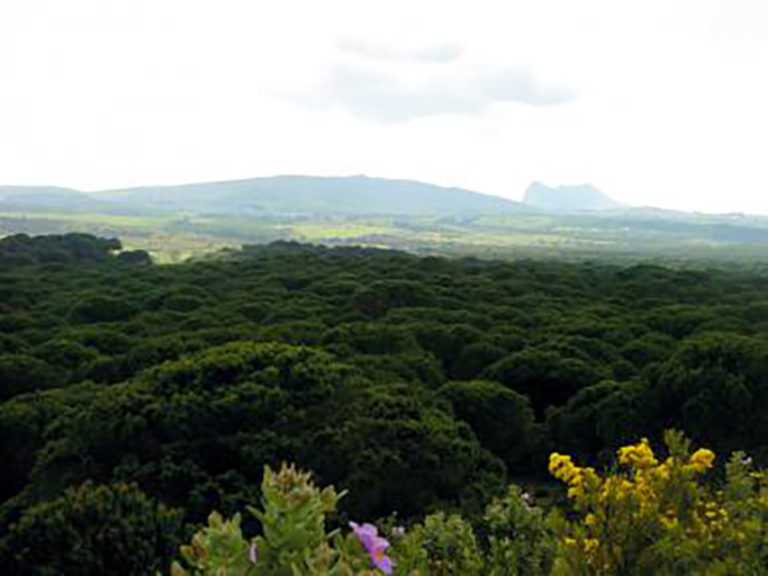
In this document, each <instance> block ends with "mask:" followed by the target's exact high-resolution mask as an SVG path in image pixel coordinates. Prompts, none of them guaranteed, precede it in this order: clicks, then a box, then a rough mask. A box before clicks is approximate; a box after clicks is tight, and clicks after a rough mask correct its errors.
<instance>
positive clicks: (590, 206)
mask: <svg viewBox="0 0 768 576" xmlns="http://www.w3.org/2000/svg"><path fill="white" fill-rule="evenodd" d="M523 201H524V202H525V204H527V205H529V206H533V207H535V208H540V209H543V210H557V211H559V212H578V211H581V210H614V209H617V208H621V205H620V204H619V203H618V202H616V201H615V200H613V199H612V198H611V197H610V196H608V195H607V194H604V193H603V192H601V191H600V190H598V189H597V188H595V187H594V186H592V185H591V184H579V185H576V186H557V187H551V186H547V185H545V184H542V183H541V182H533V183H532V184H531V185H530V186H528V189H527V190H526V191H525V198H524V200H523Z"/></svg>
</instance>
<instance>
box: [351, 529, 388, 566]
mask: <svg viewBox="0 0 768 576" xmlns="http://www.w3.org/2000/svg"><path fill="white" fill-rule="evenodd" d="M349 525H350V527H351V528H352V531H353V532H354V533H355V536H356V537H357V539H358V540H359V541H360V543H361V544H362V545H363V547H364V548H365V549H366V550H367V551H368V555H369V556H370V557H371V564H373V566H374V567H376V568H378V569H379V570H381V571H382V572H384V574H386V575H387V576H390V575H391V574H392V570H393V569H394V565H395V563H394V561H393V560H392V559H391V558H390V557H389V556H387V555H386V554H385V551H386V549H387V548H389V542H387V540H386V539H385V538H382V537H381V536H379V531H378V530H377V528H376V526H374V525H373V524H363V525H362V526H360V525H359V524H357V523H355V522H350V523H349Z"/></svg>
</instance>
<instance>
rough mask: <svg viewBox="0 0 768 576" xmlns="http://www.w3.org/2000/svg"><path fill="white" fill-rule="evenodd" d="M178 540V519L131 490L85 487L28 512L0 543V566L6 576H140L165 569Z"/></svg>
mask: <svg viewBox="0 0 768 576" xmlns="http://www.w3.org/2000/svg"><path fill="white" fill-rule="evenodd" d="M181 536H182V525H181V515H180V514H179V513H178V512H177V511H174V510H169V509H168V508H166V507H165V506H163V505H162V504H157V503H156V502H154V501H153V500H151V499H150V498H148V497H147V496H146V495H145V494H144V493H143V492H142V491H141V490H139V488H138V487H136V486H135V485H130V486H129V485H125V484H115V485H109V486H104V485H94V484H92V483H90V482H87V483H85V484H83V485H81V486H78V487H76V488H71V489H69V490H67V491H66V492H65V493H64V495H63V496H61V497H60V498H56V499H55V500H52V501H49V502H43V503H41V504H38V505H36V506H33V507H31V508H29V509H27V510H26V511H25V512H24V514H23V515H22V517H21V518H20V519H19V520H18V522H16V523H15V524H13V525H11V527H10V528H9V530H8V533H7V534H6V535H5V536H4V537H3V539H2V540H0V565H2V566H3V567H4V570H3V574H5V575H7V576H22V575H24V576H26V575H28V574H40V575H46V574H72V575H74V574H77V575H82V576H103V575H105V574H125V575H126V576H145V575H146V574H152V573H154V572H155V571H158V570H163V571H166V570H168V569H169V568H170V563H171V561H172V559H173V557H174V555H175V552H176V548H177V543H178V542H179V541H180V539H181Z"/></svg>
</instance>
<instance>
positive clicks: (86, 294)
mask: <svg viewBox="0 0 768 576" xmlns="http://www.w3.org/2000/svg"><path fill="white" fill-rule="evenodd" d="M6 240H7V241H6ZM6 240H3V242H5V244H4V245H5V247H6V248H8V247H9V246H10V247H11V248H9V249H8V250H6V252H8V253H9V254H11V256H8V255H7V254H6V256H5V257H4V258H6V259H5V260H3V261H2V264H4V265H2V266H0V463H2V466H1V467H0V469H1V472H0V526H2V528H1V529H0V537H1V536H2V534H3V533H5V532H7V531H8V529H9V527H10V525H11V524H12V523H13V522H16V521H18V520H19V518H22V517H24V515H25V514H29V513H30V511H31V510H36V508H35V507H36V506H39V505H42V503H45V502H51V501H57V500H56V499H58V498H61V497H62V495H63V494H65V493H66V490H67V489H68V488H70V487H73V486H79V485H80V484H82V483H83V482H85V481H87V480H92V481H94V482H97V483H101V484H105V485H111V484H115V483H118V484H119V483H132V482H135V483H136V484H137V485H138V486H139V487H140V489H141V490H142V491H143V492H144V493H146V494H147V495H149V496H150V497H151V498H155V499H157V500H158V501H161V502H163V503H164V504H165V505H168V506H173V507H176V508H179V509H180V511H181V513H182V514H183V516H184V519H185V520H186V521H189V522H201V521H203V520H204V519H205V518H206V516H207V515H208V513H209V512H210V510H211V509H214V508H215V509H218V510H220V511H221V512H223V513H224V514H227V515H231V514H232V513H234V512H235V511H237V510H240V509H242V508H243V507H244V506H245V505H246V504H248V503H252V502H254V501H256V500H257V499H258V497H259V494H258V481H259V479H260V478H261V476H262V471H263V468H264V466H265V465H266V464H269V465H275V466H277V465H279V464H280V462H281V461H283V460H286V461H294V462H296V463H297V464H298V465H299V466H301V467H302V468H305V469H311V470H314V471H315V472H316V473H317V474H318V481H320V482H321V483H323V484H329V483H334V484H336V486H337V487H338V488H339V489H340V490H343V489H351V496H350V497H348V498H344V499H343V500H342V501H341V506H340V513H341V515H342V519H343V518H344V517H346V516H349V515H354V516H355V518H358V519H374V518H375V517H376V516H379V515H381V516H385V515H388V514H390V513H391V512H393V511H397V512H399V514H400V515H401V517H402V518H403V519H404V520H406V521H407V520H410V519H411V518H413V517H419V516H421V515H423V514H424V513H425V512H427V511H430V510H432V509H435V508H437V507H440V506H445V505H449V506H455V507H457V508H459V507H460V508H462V509H463V510H465V511H470V512H474V513H481V512H482V510H483V508H484V506H485V505H486V504H487V503H488V501H489V499H490V498H491V497H492V496H493V495H494V494H495V491H496V490H498V489H499V488H500V487H501V486H503V484H504V481H505V479H507V478H508V477H513V478H514V477H516V476H520V475H523V474H526V475H527V474H530V473H532V471H535V472H537V473H543V470H544V469H545V466H544V463H543V459H544V458H545V457H546V455H547V452H548V451H549V450H550V449H556V450H560V451H562V452H568V453H571V454H574V455H578V456H579V458H581V459H583V460H584V461H592V462H596V463H601V462H603V461H606V460H607V459H604V456H606V455H607V454H609V453H610V452H611V451H612V450H613V449H614V448H615V447H617V446H618V445H621V444H627V443H631V442H634V441H636V440H637V439H639V438H641V437H643V436H647V437H649V438H652V439H653V438H658V437H659V436H660V435H661V432H662V430H663V429H664V428H665V427H675V428H680V429H683V430H685V432H686V433H688V434H689V435H691V436H692V437H693V438H694V440H695V441H696V442H697V443H700V444H704V445H708V446H711V447H713V448H715V449H718V450H721V451H728V450H731V449H733V448H736V447H738V448H744V449H747V450H749V451H750V453H751V455H752V456H753V457H754V458H755V459H756V460H757V461H758V462H761V463H762V462H765V461H768V440H766V439H767V438H768V424H766V423H767V422H768V419H766V418H765V414H766V413H768V388H766V382H768V337H766V334H767V333H768V332H767V330H768V320H767V318H768V315H767V314H768V313H766V305H765V302H766V300H765V286H766V278H765V275H764V273H763V272H761V271H760V270H757V271H745V270H738V269H733V270H728V271H713V270H707V271H706V272H700V271H696V270H673V269H670V268H664V267H660V266H651V265H642V266H634V267H631V268H620V267H617V266H611V265H606V264H594V263H592V264H590V263H583V264H566V263H561V262H546V261H538V262H537V261H527V260H521V261H517V262H511V263H504V262H492V261H487V262H486V261H481V260H477V259H465V260H446V259H438V258H434V257H428V258H418V257H415V256H411V255H407V254H402V253H398V252H390V251H384V250H374V249H361V248H336V249H328V248H323V247H319V246H307V245H301V244H297V243H290V242H288V243H286V242H283V243H278V244H275V245H270V246H251V247H246V248H245V249H243V250H242V251H240V252H235V251H232V252H229V253H227V255H226V256H222V257H221V258H220V259H217V260H213V261H201V262H196V263H188V264H182V265H177V266H158V265H154V264H150V263H147V262H144V261H143V259H141V258H137V261H136V262H134V263H136V264H141V265H137V266H133V265H127V264H128V263H129V262H127V261H131V262H132V258H123V259H122V260H123V261H120V259H118V258H115V257H113V256H112V253H113V251H114V250H116V249H117V248H115V246H117V245H116V244H115V243H114V242H112V241H101V240H98V239H97V240H98V241H96V242H95V243H94V242H93V241H92V240H89V239H84V238H82V237H78V238H67V237H56V238H47V239H44V240H39V239H32V238H15V239H13V240H8V239H6ZM89 247H90V248H89ZM9 259H10V260H14V259H16V260H19V261H20V262H21V261H23V262H21V264H23V265H16V264H19V263H20V262H16V263H15V264H10V260H9ZM139 260H142V262H139ZM14 262H15V260H14ZM24 262H26V264H24ZM505 469H506V470H505ZM505 471H506V474H507V478H505ZM247 521H252V520H247ZM246 528H249V529H251V528H254V527H253V526H247V527H246ZM83 553H84V554H94V553H93V552H92V551H91V552H83ZM94 557H95V556H94ZM30 558H31V556H30ZM35 569H37V568H35V567H32V568H30V570H35ZM31 573H41V574H42V573H44V572H34V571H33V572H31ZM83 573H87V572H83Z"/></svg>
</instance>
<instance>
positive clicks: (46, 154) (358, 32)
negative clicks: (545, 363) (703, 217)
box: [0, 0, 768, 214]
mask: <svg viewBox="0 0 768 576" xmlns="http://www.w3.org/2000/svg"><path fill="white" fill-rule="evenodd" d="M766 25H768V4H766V3H764V2H761V1H760V0H707V1H701V2H700V1H695V0H666V1H663V0H651V1H649V2H645V3H642V4H641V5H639V4H636V3H630V2H624V1H619V2H616V1H609V0H587V1H584V2H580V3H578V6H577V5H575V3H573V2H568V1H567V0H546V1H543V2H537V3H535V4H534V3H524V2H501V1H480V2H475V3H471V4H470V3H458V2H454V3H445V2H433V1H425V2H420V3H419V4H418V6H414V5H413V3H408V2H405V1H400V0H395V1H393V2H389V3H386V4H385V5H381V4H377V5H372V4H369V3H365V2H354V1H342V0H332V1H329V2H325V3H322V5H320V3H312V2H308V1H298V0H289V1H286V2H282V3H280V4H279V5H270V7H269V8H268V9H265V8H263V7H261V6H259V5H257V4H255V3H251V2H247V1H245V0H224V1H219V2H212V1H205V0H160V1H157V0H154V1H149V0H142V1H134V2H126V1H121V0H70V1H69V2H66V3H61V2H55V1H54V0H26V1H21V0H5V1H4V2H3V3H2V5H0V81H2V83H3V89H2V90H0V184H16V185H22V184H26V185H36V184H45V185H56V186H65V187H72V188H76V189H81V190H103V189H110V188H111V189H114V188H124V187H132V186H141V185H163V184H181V183H190V182H210V181H221V180H231V179H241V178H251V177H258V176H268V175H274V174H310V175H351V174H366V175H369V176H379V177H387V178H395V179H410V180H418V181H422V182H429V183H434V184H438V185H443V186H456V187H461V188H466V189H469V190H473V191H477V192H483V193H487V194H494V195H499V196H503V197H506V198H510V199H514V200H520V199H522V196H523V193H524V191H525V188H526V187H527V186H528V184H529V183H530V182H532V181H542V182H545V183H547V184H550V185H564V184H577V183H582V182H589V183H591V184H594V185H595V186H596V187H597V188H599V189H601V190H602V191H604V192H605V193H606V194H609V195H610V196H611V197H613V198H614V199H616V200H617V201H619V202H622V203H624V204H629V205H648V206H658V207H662V208H674V209H682V210H691V211H701V212H748V213H763V214H764V213H768V170H766V168H765V162H764V160H763V153H762V151H763V149H764V147H765V138H766V134H768V112H767V111H766V108H765V102H768V77H766V75H765V74H764V73H763V72H762V71H763V70H764V69H765V68H766V67H768V37H766V36H765V34H764V33H763V31H764V29H765V27H766Z"/></svg>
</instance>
